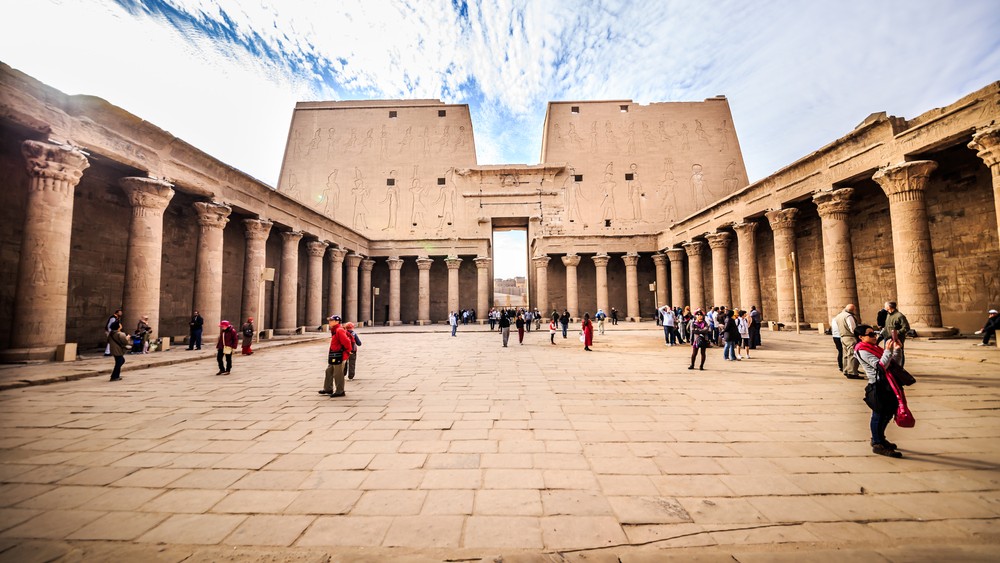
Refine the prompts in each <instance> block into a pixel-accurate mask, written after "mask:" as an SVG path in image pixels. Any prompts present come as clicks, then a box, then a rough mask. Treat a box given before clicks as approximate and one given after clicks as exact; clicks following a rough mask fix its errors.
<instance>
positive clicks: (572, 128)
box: [568, 123, 583, 148]
mask: <svg viewBox="0 0 1000 563" xmlns="http://www.w3.org/2000/svg"><path fill="white" fill-rule="evenodd" d="M568 135H569V140H570V142H572V143H573V144H574V145H576V147H577V148H583V137H581V136H580V134H579V133H577V132H576V125H573V124H572V123H570V124H569V133H568Z"/></svg>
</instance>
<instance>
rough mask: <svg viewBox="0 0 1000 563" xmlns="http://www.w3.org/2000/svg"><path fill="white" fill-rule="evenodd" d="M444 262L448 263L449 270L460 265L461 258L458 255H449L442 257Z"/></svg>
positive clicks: (455, 268)
mask: <svg viewBox="0 0 1000 563" xmlns="http://www.w3.org/2000/svg"><path fill="white" fill-rule="evenodd" d="M444 263H445V264H447V265H448V269H449V270H457V269H459V268H460V267H461V266H462V259H461V258H459V257H458V256H449V257H447V258H445V259H444Z"/></svg>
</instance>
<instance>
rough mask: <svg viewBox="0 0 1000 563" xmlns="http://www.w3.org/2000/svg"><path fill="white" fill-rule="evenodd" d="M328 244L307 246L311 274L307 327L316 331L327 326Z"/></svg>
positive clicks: (307, 282)
mask: <svg viewBox="0 0 1000 563" xmlns="http://www.w3.org/2000/svg"><path fill="white" fill-rule="evenodd" d="M326 247H327V244H326V243H325V242H322V241H318V240H317V241H312V242H309V243H307V244H306V252H308V253H309V272H308V274H307V275H308V276H309V277H308V279H307V281H306V327H307V328H308V329H309V330H316V329H317V328H319V327H320V325H323V324H326V323H325V320H324V316H323V255H324V254H326Z"/></svg>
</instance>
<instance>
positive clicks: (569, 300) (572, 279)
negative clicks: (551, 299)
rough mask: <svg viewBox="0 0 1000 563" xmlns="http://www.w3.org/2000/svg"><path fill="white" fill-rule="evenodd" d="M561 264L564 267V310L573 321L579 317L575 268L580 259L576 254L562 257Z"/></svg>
mask: <svg viewBox="0 0 1000 563" xmlns="http://www.w3.org/2000/svg"><path fill="white" fill-rule="evenodd" d="M562 263H563V265H564V266H566V309H568V310H569V317H570V318H571V319H575V318H577V317H578V315H579V311H578V309H579V308H580V298H579V296H578V295H577V291H576V289H577V285H576V267H577V266H579V265H580V257H579V256H578V255H576V254H567V255H566V256H563V257H562Z"/></svg>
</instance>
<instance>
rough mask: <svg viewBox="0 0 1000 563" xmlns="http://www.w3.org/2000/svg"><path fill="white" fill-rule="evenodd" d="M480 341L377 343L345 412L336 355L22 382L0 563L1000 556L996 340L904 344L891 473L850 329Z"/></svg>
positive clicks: (645, 326)
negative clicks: (750, 343) (718, 345)
mask: <svg viewBox="0 0 1000 563" xmlns="http://www.w3.org/2000/svg"><path fill="white" fill-rule="evenodd" d="M463 328H464V327H460V329H459V335H458V337H457V338H451V337H450V336H449V335H448V332H447V330H448V329H447V327H443V326H431V327H425V328H424V329H421V330H420V331H418V330H410V331H407V330H398V329H397V330H394V331H392V332H388V331H382V330H379V329H368V330H365V329H363V330H364V346H363V348H362V350H361V355H360V359H359V365H358V371H357V373H358V376H357V378H356V379H355V380H353V381H349V382H348V385H347V397H345V398H341V399H330V398H328V397H326V396H321V395H318V394H317V393H316V391H317V390H318V389H319V388H320V387H321V382H322V377H323V368H324V365H323V364H324V361H325V358H326V354H325V346H324V344H323V343H320V342H307V343H303V344H300V345H296V346H286V347H281V348H273V349H270V350H267V349H264V350H261V351H260V352H259V353H257V354H255V355H254V356H252V357H249V358H243V357H236V358H235V367H234V369H233V372H232V375H230V376H215V375H213V374H214V373H215V371H216V369H215V367H214V358H212V359H207V358H204V359H194V360H193V361H189V362H185V363H178V364H174V365H166V366H160V367H151V368H149V369H145V370H138V371H133V372H126V373H125V378H124V380H123V381H121V382H119V383H115V384H112V383H109V382H107V381H106V380H105V379H104V378H103V377H100V378H88V379H83V380H79V381H69V382H63V383H54V384H50V385H40V386H31V387H25V388H19V389H10V390H7V391H3V392H0V561H18V562H26V561H77V560H110V559H118V560H126V559H131V560H138V559H142V560H160V561H181V560H186V561H328V560H331V557H332V558H333V559H334V560H337V561H343V560H346V561H377V560H385V559H386V558H389V557H392V558H394V559H398V560H402V561H440V560H445V559H449V560H455V559H462V560H480V559H483V560H486V561H492V560H494V559H495V558H497V557H500V556H502V558H503V559H502V560H503V561H508V562H510V561H551V560H566V561H604V560H608V561H618V560H619V559H620V560H621V561H635V562H641V561H658V560H662V559H663V558H664V557H665V556H666V555H672V556H676V557H680V558H683V559H686V560H694V561H732V560H734V559H735V560H737V561H741V562H751V561H770V560H783V559H788V560H792V559H795V560H801V558H803V557H805V556H806V553H807V552H808V557H809V558H810V560H816V561H827V560H829V561H835V560H836V561H841V560H845V558H850V559H854V560H859V561H941V560H946V559H951V560H968V561H979V560H981V561H987V560H995V554H996V553H997V548H998V545H997V544H998V543H1000V527H998V522H1000V518H998V516H1000V469H998V464H1000V449H998V447H997V444H998V443H1000V440H998V438H1000V416H998V415H997V411H996V405H997V401H998V400H1000V391H998V390H1000V369H997V363H998V361H1000V353H998V352H997V351H996V350H992V349H989V350H983V349H974V348H973V347H972V342H973V341H970V340H950V341H949V340H939V341H921V340H915V341H913V342H911V343H908V346H910V350H909V351H908V356H907V357H908V363H907V368H908V369H909V370H910V371H911V372H913V373H914V375H916V377H917V378H918V384H917V385H916V386H914V387H911V388H910V389H908V392H907V395H908V398H909V400H910V404H911V408H912V410H913V412H914V414H915V416H916V419H917V425H916V427H915V428H913V429H900V428H897V427H896V426H895V425H892V426H890V428H889V439H890V440H892V441H894V442H896V443H897V444H899V446H900V449H901V451H902V452H903V454H904V457H903V458H902V459H889V458H885V457H879V456H875V455H873V454H872V453H871V450H870V448H869V447H868V413H869V411H868V410H867V408H866V407H865V405H864V404H863V403H862V402H861V396H862V391H863V387H864V382H860V381H851V380H847V379H845V378H844V377H843V376H841V375H840V374H839V372H838V370H837V366H836V363H835V353H836V351H835V349H834V348H833V345H832V344H831V343H830V341H829V337H825V336H818V335H816V334H815V333H811V334H802V335H798V336H797V335H795V334H790V333H781V334H773V333H765V334H764V335H763V336H764V340H765V346H764V347H763V348H762V349H759V350H756V351H754V354H753V359H750V360H744V361H742V362H724V361H723V360H722V351H721V349H713V350H710V355H709V359H708V362H707V364H706V369H705V371H698V370H695V371H689V370H687V361H688V354H689V350H690V349H689V348H688V347H684V346H679V347H673V348H671V347H666V346H664V344H663V338H662V332H661V331H660V330H659V328H658V327H654V326H653V325H651V324H649V323H642V324H639V325H635V324H623V325H619V326H618V327H609V330H608V333H607V334H606V335H604V336H603V337H602V336H598V337H597V341H596V343H595V346H594V348H595V351H594V352H589V353H588V352H584V351H583V350H582V347H581V346H580V344H579V342H578V341H577V340H576V339H575V338H570V339H566V340H563V339H562V338H557V345H555V346H552V345H550V344H549V343H548V334H547V332H546V333H529V334H527V335H526V337H525V344H524V345H517V344H516V341H515V344H512V345H511V346H510V347H508V348H502V347H501V345H500V338H499V335H495V334H492V333H488V332H485V331H484V330H482V329H479V328H478V327H476V328H471V327H469V328H464V330H463ZM571 336H572V335H571ZM31 369H33V370H37V369H38V368H37V367H32V368H31ZM59 369H72V368H71V367H70V368H65V367H64V366H60V365H54V366H53V370H56V371H57V370H59ZM560 557H561V558H562V559H559V558H560ZM553 558H554V559H553ZM497 560H499V559H497Z"/></svg>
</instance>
